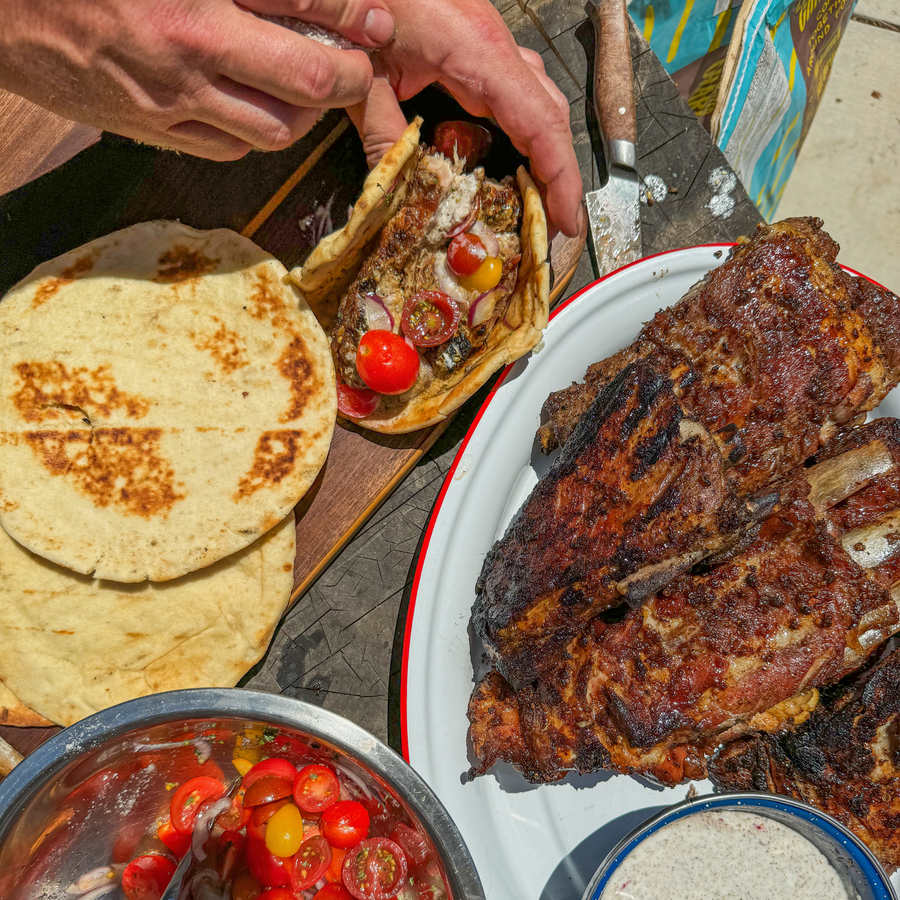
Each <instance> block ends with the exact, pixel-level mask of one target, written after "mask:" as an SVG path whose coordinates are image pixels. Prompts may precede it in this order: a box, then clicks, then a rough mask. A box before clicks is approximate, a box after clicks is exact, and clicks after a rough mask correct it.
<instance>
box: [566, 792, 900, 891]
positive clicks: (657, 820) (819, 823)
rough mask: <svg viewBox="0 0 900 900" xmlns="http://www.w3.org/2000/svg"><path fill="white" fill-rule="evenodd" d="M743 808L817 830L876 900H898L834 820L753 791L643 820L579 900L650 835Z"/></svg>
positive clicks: (874, 863) (693, 802) (709, 797)
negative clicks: (712, 812)
mask: <svg viewBox="0 0 900 900" xmlns="http://www.w3.org/2000/svg"><path fill="white" fill-rule="evenodd" d="M747 808H755V809H758V810H760V811H761V812H762V814H765V812H764V811H765V810H767V809H775V810H779V811H782V812H787V813H789V814H791V815H793V816H796V817H797V818H798V819H799V820H801V821H803V822H806V823H808V824H810V825H813V826H814V827H816V828H818V829H819V830H820V831H822V832H823V833H824V834H826V835H828V836H829V837H831V838H832V839H833V840H835V841H836V842H837V843H839V844H841V846H843V847H844V849H845V850H847V852H848V853H849V855H850V857H851V858H852V859H853V861H854V862H855V863H856V865H857V866H858V868H859V870H860V871H861V872H862V874H863V876H864V877H865V879H866V881H867V882H868V883H869V885H870V886H871V887H872V891H873V892H874V895H875V897H876V900H898V896H897V892H896V891H895V890H894V886H893V885H892V884H891V882H890V879H889V878H888V875H887V873H886V872H885V870H884V868H883V867H882V865H881V863H880V862H878V860H877V859H876V858H875V856H874V855H873V854H872V852H871V851H870V850H869V848H868V847H866V845H865V844H863V843H862V841H860V840H859V838H857V837H856V835H855V834H853V833H852V832H851V831H849V830H848V829H847V828H845V827H844V826H843V825H841V823H840V822H838V821H837V819H834V818H832V817H831V816H830V815H828V814H827V813H825V812H822V810H820V809H816V808H815V807H812V806H810V805H809V804H807V803H804V802H803V801H802V800H795V799H794V798H793V797H782V796H778V795H775V794H765V793H757V792H755V791H743V792H736V793H733V794H706V795H704V796H701V797H694V798H691V799H689V800H684V801H682V802H681V803H677V804H675V805H674V806H671V807H669V808H668V809H664V810H663V811H662V812H659V813H657V814H656V815H655V816H652V817H651V818H649V819H647V821H646V822H643V823H642V824H640V825H638V827H637V828H635V829H634V830H633V831H632V832H631V833H630V834H628V835H626V836H625V837H624V838H622V840H621V841H619V843H618V844H617V845H616V846H615V847H614V848H613V849H612V850H611V851H610V853H609V854H608V855H607V857H606V859H604V860H603V862H602V863H601V864H600V868H598V869H597V871H596V873H595V874H594V877H593V878H592V879H591V881H590V884H588V886H587V888H586V889H585V891H584V894H583V895H582V900H600V895H601V894H602V893H603V889H604V888H605V887H606V885H607V883H608V882H609V879H610V878H611V877H612V874H613V872H615V870H616V869H617V868H618V867H619V865H620V864H621V862H622V860H624V859H625V857H626V856H628V854H629V853H631V851H632V850H634V848H635V847H637V845H638V844H640V843H641V841H643V840H644V839H645V838H647V837H649V836H650V835H651V834H653V833H654V832H656V831H659V829H660V828H663V827H664V826H666V825H668V824H670V823H671V822H674V821H676V820H678V819H682V818H684V817H685V816H689V815H693V814H694V813H698V812H704V811H705V810H709V809H747Z"/></svg>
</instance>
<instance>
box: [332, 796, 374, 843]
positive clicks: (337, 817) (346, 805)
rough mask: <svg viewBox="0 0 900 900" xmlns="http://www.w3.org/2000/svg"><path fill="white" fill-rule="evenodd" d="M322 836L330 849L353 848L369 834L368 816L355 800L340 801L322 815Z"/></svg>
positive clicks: (360, 804)
mask: <svg viewBox="0 0 900 900" xmlns="http://www.w3.org/2000/svg"><path fill="white" fill-rule="evenodd" d="M321 827H322V834H324V835H325V837H326V838H327V839H328V843H329V844H331V846H332V847H345V848H346V847H353V846H354V845H355V844H358V843H359V842H360V841H361V840H363V838H365V837H367V836H368V834H369V814H368V813H367V812H366V808H365V807H364V806H363V805H362V803H357V801H356V800H341V801H340V802H339V803H335V804H334V806H329V807H328V809H326V810H325V812H323V813H322V819H321Z"/></svg>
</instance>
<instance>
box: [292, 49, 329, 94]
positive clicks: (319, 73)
mask: <svg viewBox="0 0 900 900" xmlns="http://www.w3.org/2000/svg"><path fill="white" fill-rule="evenodd" d="M298 84H299V87H300V90H301V92H302V93H303V94H304V95H305V96H307V97H309V99H310V100H313V101H314V102H316V103H323V102H324V101H326V100H328V99H329V98H331V96H332V95H333V94H334V90H335V87H336V86H337V72H336V71H335V67H334V65H333V64H332V62H331V60H330V59H329V58H328V57H327V56H326V55H325V54H324V53H310V54H307V55H306V57H305V58H304V59H303V60H301V61H300V69H299V72H298Z"/></svg>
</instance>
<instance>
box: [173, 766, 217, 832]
mask: <svg viewBox="0 0 900 900" xmlns="http://www.w3.org/2000/svg"><path fill="white" fill-rule="evenodd" d="M224 793H225V785H224V784H222V782H221V781H219V780H218V778H210V777H209V776H208V775H200V776H198V777H197V778H192V779H191V780H190V781H186V782H185V783H184V784H183V785H182V786H181V787H180V788H178V790H177V791H175V796H174V797H172V803H171V805H170V806H169V815H170V816H171V818H172V824H173V825H174V826H175V827H176V828H177V829H178V830H179V831H181V832H184V833H185V834H190V832H191V829H192V828H193V827H194V819H196V818H197V813H198V812H199V811H200V806H201V804H203V803H206V802H207V801H212V802H215V801H216V800H218V799H219V798H220V797H221V796H222V794H224Z"/></svg>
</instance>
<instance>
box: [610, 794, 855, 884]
mask: <svg viewBox="0 0 900 900" xmlns="http://www.w3.org/2000/svg"><path fill="white" fill-rule="evenodd" d="M600 900H848V897H847V892H846V891H845V890H844V888H843V886H842V885H841V880H840V877H839V876H838V873H837V871H836V870H835V869H834V868H833V867H832V865H831V864H830V863H829V862H828V860H827V859H826V858H825V857H824V856H823V855H822V853H820V852H819V851H818V850H817V849H816V848H815V847H814V846H813V845H812V844H811V843H810V842H809V841H808V840H807V839H806V838H805V837H803V836H802V835H800V834H798V833H797V832H796V831H794V830H793V829H792V828H789V827H788V826H787V825H782V824H781V823H780V822H776V821H775V820H774V819H768V818H765V817H764V816H758V815H756V814H755V813H751V812H739V811H734V810H721V811H715V810H707V811H706V812H699V813H694V814H693V815H690V816H685V817H684V818H683V819H678V820H677V821H675V822H672V823H671V824H670V825H666V826H665V827H663V828H660V830H659V831H657V832H655V833H654V834H651V835H650V837H648V838H645V839H644V840H643V841H642V842H641V843H640V844H638V846H637V847H635V849H634V850H632V851H631V853H629V854H628V856H627V857H625V859H624V860H623V861H622V863H621V864H620V865H619V867H618V868H617V869H616V870H615V871H614V872H613V875H612V878H611V879H610V880H609V882H608V883H607V885H606V887H605V888H604V889H603V894H602V895H601V898H600Z"/></svg>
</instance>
